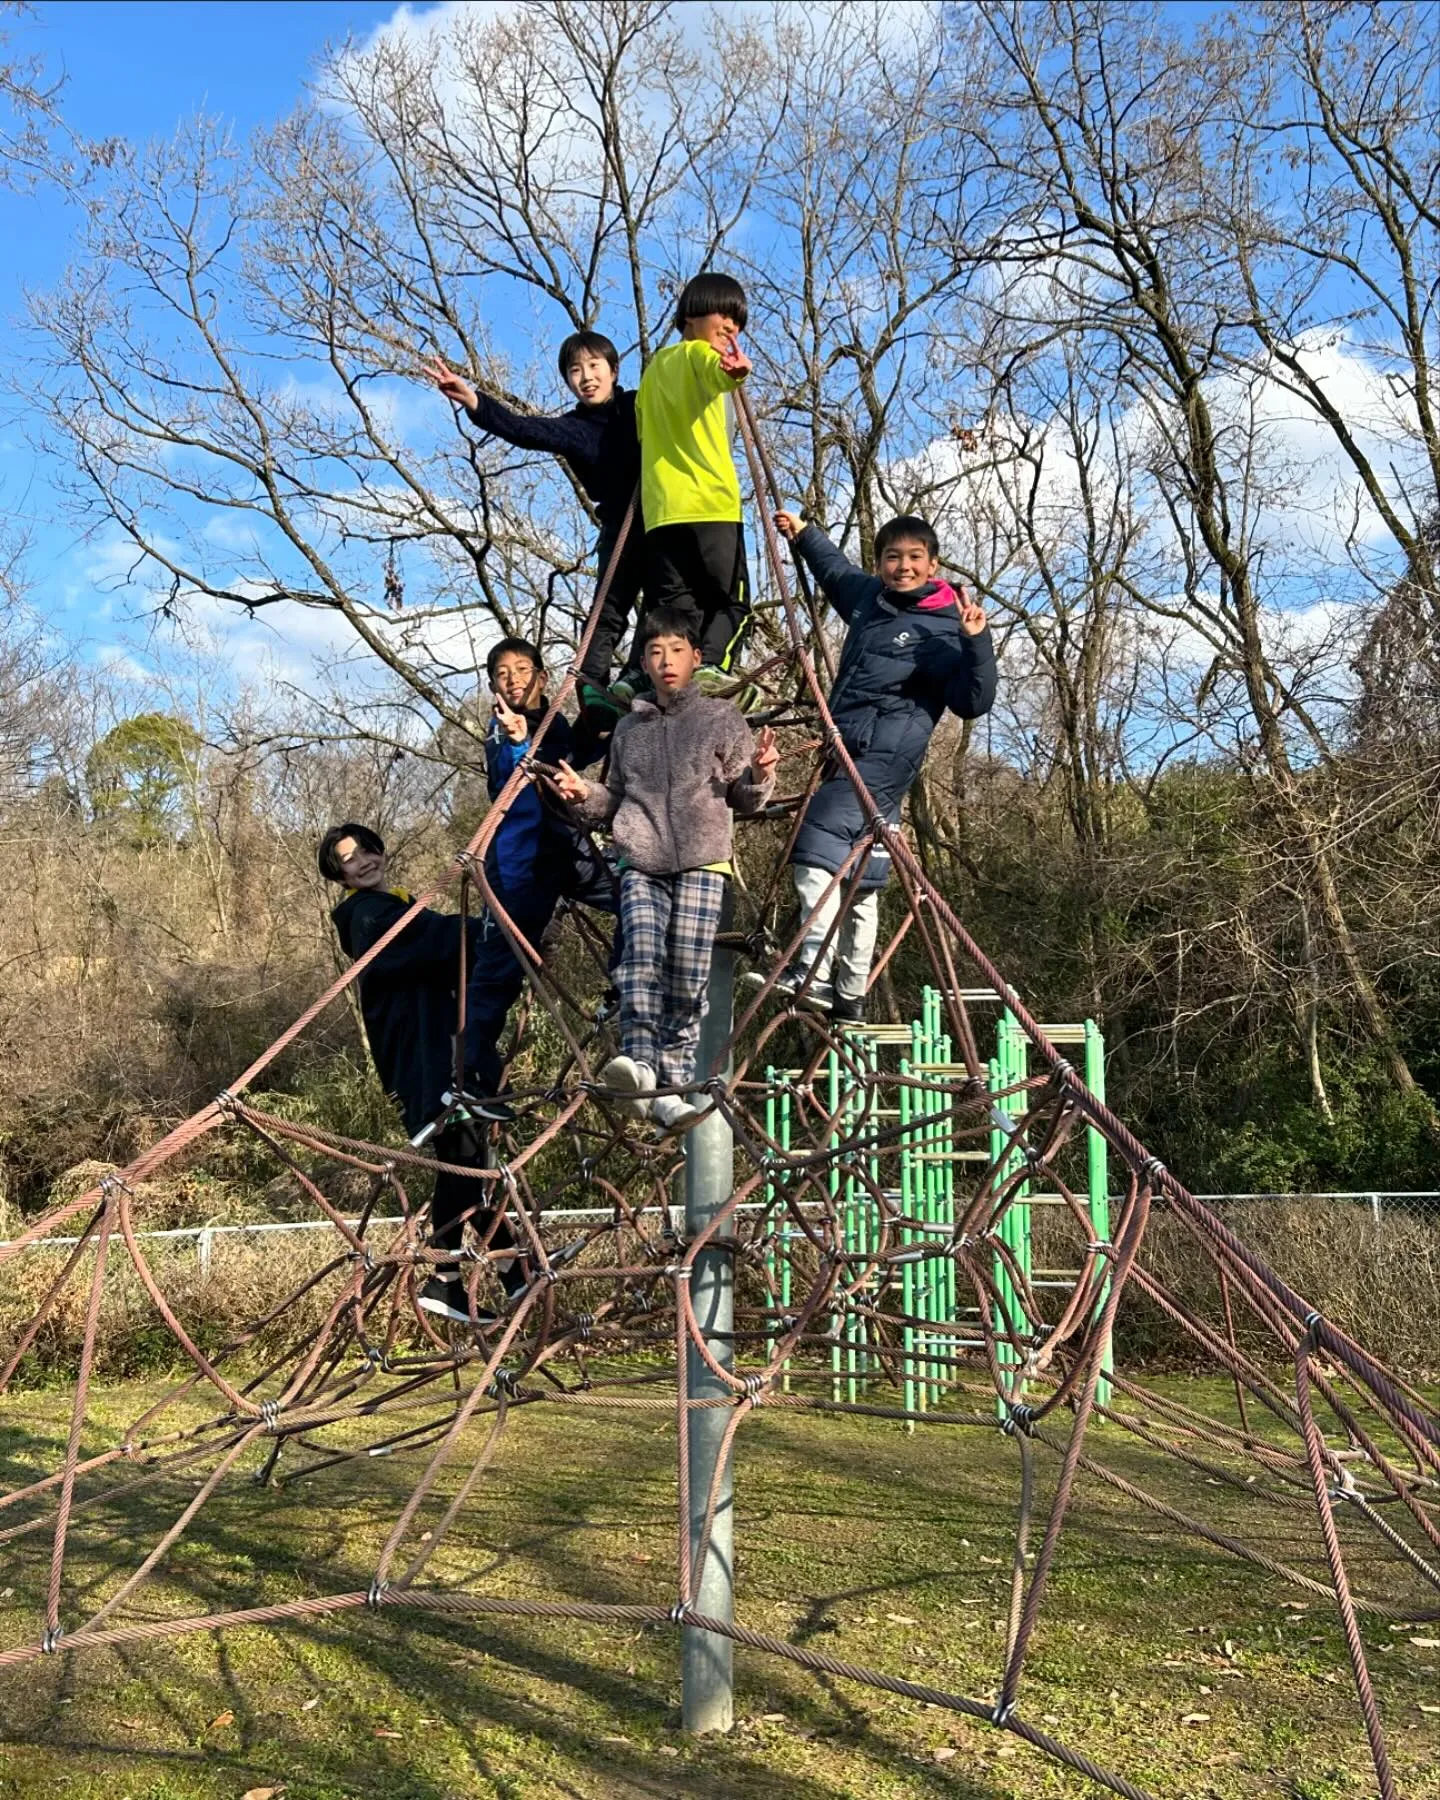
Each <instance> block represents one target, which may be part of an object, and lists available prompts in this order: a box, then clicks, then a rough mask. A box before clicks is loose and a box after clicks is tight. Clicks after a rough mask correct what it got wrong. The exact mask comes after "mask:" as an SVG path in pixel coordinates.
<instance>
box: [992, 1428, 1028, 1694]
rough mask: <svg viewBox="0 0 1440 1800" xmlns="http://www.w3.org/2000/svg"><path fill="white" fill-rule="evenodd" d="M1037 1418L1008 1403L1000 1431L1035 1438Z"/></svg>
mask: <svg viewBox="0 0 1440 1800" xmlns="http://www.w3.org/2000/svg"><path fill="white" fill-rule="evenodd" d="M1036 1417H1037V1414H1036V1411H1035V1408H1034V1407H1033V1406H1016V1405H1014V1404H1013V1403H1012V1402H1009V1401H1007V1402H1006V1416H1005V1418H1004V1419H1002V1420H1001V1422H1000V1429H1001V1430H1002V1431H1003V1432H1004V1433H1005V1435H1006V1437H1014V1436H1015V1434H1016V1432H1017V1431H1018V1432H1020V1433H1021V1434H1022V1435H1023V1436H1025V1437H1033V1436H1034V1434H1035V1420H1036ZM996 1723H997V1724H998V1723H999V1721H998V1720H997V1721H996Z"/></svg>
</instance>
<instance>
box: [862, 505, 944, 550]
mask: <svg viewBox="0 0 1440 1800" xmlns="http://www.w3.org/2000/svg"><path fill="white" fill-rule="evenodd" d="M902 541H904V542H907V543H916V544H923V545H924V546H925V548H926V549H927V550H928V551H929V553H930V554H931V556H933V557H934V558H935V559H936V560H937V561H938V560H939V557H940V540H939V538H938V537H936V535H935V527H934V526H933V525H932V524H931V523H930V521H929V520H928V519H922V518H921V517H920V516H919V515H918V514H917V513H901V514H900V515H899V517H898V518H894V519H887V520H886V521H885V523H884V524H883V525H882V526H881V527H880V529H879V530H878V531H877V532H876V533H875V554H876V556H877V557H878V556H879V555H880V554H881V552H882V551H884V550H888V549H889V547H890V546H891V544H897V543H900V542H902Z"/></svg>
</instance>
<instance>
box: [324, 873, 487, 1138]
mask: <svg viewBox="0 0 1440 1800" xmlns="http://www.w3.org/2000/svg"><path fill="white" fill-rule="evenodd" d="M409 905H410V901H409V900H408V899H407V898H405V897H404V896H402V895H400V894H397V893H388V892H387V893H374V892H371V891H368V890H361V891H358V892H355V893H351V894H347V895H346V896H345V898H344V899H343V900H342V901H341V902H340V904H339V905H338V906H337V907H336V908H335V910H334V911H333V912H332V913H331V914H330V917H331V919H332V920H333V921H334V924H335V929H336V931H337V932H338V933H339V936H340V948H341V949H342V950H343V951H344V952H345V954H346V955H347V956H349V957H357V956H363V955H364V954H365V952H366V951H367V950H368V949H369V948H370V946H371V945H372V944H373V943H374V942H375V941H376V940H377V939H378V938H381V937H383V936H384V935H385V933H386V932H387V931H388V930H389V929H390V927H391V926H392V925H393V924H394V923H395V921H396V920H397V919H398V918H399V917H400V915H401V913H403V912H404V911H405V909H406V908H407V907H408V906H409ZM469 924H470V934H471V935H470V950H471V954H472V955H473V954H474V949H475V945H476V944H477V943H478V941H479V930H480V921H479V920H478V919H471V920H470V921H469ZM459 977H460V916H459V914H458V913H438V912H432V911H431V910H430V908H429V907H426V909H425V911H424V912H421V913H417V914H416V916H415V917H414V918H413V919H412V920H411V921H410V923H409V924H408V925H407V926H406V927H405V929H404V930H403V931H402V932H401V933H400V935H399V937H397V938H396V939H395V941H394V943H392V944H389V945H387V946H386V948H385V949H384V950H382V951H381V952H380V954H379V956H377V957H376V958H375V960H374V962H373V963H371V964H370V966H369V968H368V969H366V970H365V971H364V973H363V974H362V975H361V977H360V1016H361V1017H362V1018H363V1019H364V1021H365V1036H366V1038H367V1039H368V1040H369V1043H370V1054H371V1056H372V1057H373V1058H374V1060H375V1070H376V1073H377V1074H378V1075H379V1077H380V1081H381V1084H382V1085H383V1086H384V1089H385V1092H386V1093H387V1094H390V1095H391V1096H392V1097H393V1098H394V1099H396V1100H398V1101H399V1103H400V1112H401V1116H402V1117H403V1118H404V1121H405V1130H406V1132H407V1133H408V1134H409V1135H410V1136H411V1137H414V1135H415V1133H416V1132H417V1131H419V1129H420V1127H421V1126H422V1125H427V1124H428V1123H429V1122H430V1120H431V1119H433V1118H434V1117H435V1115H436V1113H438V1112H439V1111H440V1097H441V1095H442V1094H444V1092H445V1090H446V1089H447V1088H449V1087H452V1086H453V1085H454V1076H453V1056H454V1039H455V1025H456V1021H457V1019H458V1017H459V1007H458V1001H457V995H458V992H459Z"/></svg>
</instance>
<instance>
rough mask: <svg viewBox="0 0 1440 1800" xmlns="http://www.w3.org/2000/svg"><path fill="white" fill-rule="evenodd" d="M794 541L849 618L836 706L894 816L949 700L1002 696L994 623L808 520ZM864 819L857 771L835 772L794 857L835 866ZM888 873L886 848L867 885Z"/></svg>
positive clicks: (863, 772) (864, 769) (879, 800)
mask: <svg viewBox="0 0 1440 1800" xmlns="http://www.w3.org/2000/svg"><path fill="white" fill-rule="evenodd" d="M795 548H796V549H797V550H798V551H799V553H800V555H801V557H802V558H803V559H804V562H805V564H806V566H807V568H809V570H810V572H811V573H812V574H813V575H814V577H815V579H816V581H817V582H818V583H819V585H820V588H821V590H822V592H823V593H824V595H825V598H826V599H827V600H828V601H829V602H830V604H831V605H832V606H833V607H834V608H835V610H836V612H837V613H839V615H840V617H841V618H842V619H843V620H844V621H845V623H846V624H847V625H848V626H849V630H848V631H847V633H846V634H845V644H844V648H843V649H842V650H841V652H840V667H839V670H838V671H837V673H836V676H835V685H834V686H833V687H832V688H831V690H830V712H831V716H832V717H833V718H834V720H835V724H836V727H837V729H838V730H839V733H840V739H841V742H842V743H843V744H844V746H845V748H846V750H848V751H849V753H850V755H851V756H852V757H853V758H854V760H855V764H856V767H857V768H858V770H859V772H860V777H861V780H863V781H864V783H865V785H866V787H867V788H869V790H870V793H871V795H872V796H873V797H874V800H875V803H876V805H877V806H878V807H879V809H880V811H881V813H882V815H883V816H884V818H885V819H886V820H887V822H888V823H890V824H892V825H894V824H897V823H898V822H899V819H900V807H901V804H902V803H903V801H904V799H905V796H906V794H907V793H909V791H910V788H911V785H912V783H913V782H914V780H915V777H916V776H917V775H918V774H919V773H920V767H921V764H922V763H923V762H924V761H925V752H926V750H927V749H928V748H929V746H930V737H931V733H932V732H933V731H934V729H935V727H936V726H937V725H938V724H939V723H940V720H941V718H942V717H943V715H944V713H945V712H946V710H947V709H948V710H949V711H950V712H953V713H955V714H956V715H957V717H959V718H962V719H978V718H980V717H981V715H982V714H984V713H987V712H989V710H990V708H991V707H992V706H993V705H994V703H995V679H996V672H995V647H994V645H993V644H992V643H991V641H990V632H989V629H988V628H987V629H986V630H984V631H982V632H980V633H979V635H978V636H976V637H969V636H967V635H966V633H965V632H964V631H963V630H962V629H961V626H960V611H959V603H958V597H957V596H956V594H955V592H954V590H953V589H952V588H951V587H949V586H948V585H947V584H946V583H945V582H932V583H931V584H930V586H929V587H928V588H927V589H926V590H925V592H924V593H923V594H919V595H915V594H897V593H895V592H893V591H892V590H890V589H888V588H886V586H885V584H884V582H882V581H881V579H880V577H879V576H878V575H867V574H866V573H865V572H864V570H863V569H857V568H856V566H855V565H854V563H852V562H851V561H850V560H849V558H848V557H846V556H844V555H842V554H841V552H840V551H839V550H837V549H836V548H835V546H834V545H833V544H832V543H831V542H830V540H829V538H827V537H826V535H825V533H824V532H823V531H821V530H820V529H819V527H818V526H815V525H807V526H806V527H805V529H804V531H802V532H801V533H800V535H799V536H798V537H797V538H796V539H795ZM865 829H866V819H865V815H864V812H863V810H862V808H861V805H860V801H859V799H858V798H857V796H856V793H855V790H854V788H853V787H852V786H851V785H850V780H849V777H848V776H846V775H845V774H844V772H843V771H841V770H838V769H837V770H834V771H833V772H831V773H830V774H829V775H828V776H827V777H826V779H825V780H824V781H823V782H822V783H821V785H820V786H819V787H818V788H817V789H816V791H815V793H814V795H813V796H812V797H811V800H810V804H809V806H808V807H807V808H806V811H805V818H804V820H803V822H802V823H801V826H800V830H799V833H798V835H797V836H796V839H795V848H794V850H793V851H792V852H791V857H790V860H791V861H792V862H795V863H802V864H804V865H806V866H807V867H809V868H814V869H827V870H829V871H830V873H831V874H833V873H834V872H835V871H836V870H837V869H838V868H839V867H840V866H841V865H842V864H843V863H844V861H845V859H846V857H848V856H849V854H850V852H851V851H852V850H853V849H854V847H855V844H856V843H857V841H858V840H859V839H860V838H861V837H863V835H864V833H865ZM889 873H890V858H889V856H888V855H887V854H886V852H885V851H884V850H875V851H872V852H871V855H870V858H869V861H868V862H867V863H866V865H865V870H864V873H863V874H862V876H861V886H862V887H867V888H870V887H879V886H880V885H881V884H882V883H883V882H884V881H885V879H886V877H887V876H888V875H889Z"/></svg>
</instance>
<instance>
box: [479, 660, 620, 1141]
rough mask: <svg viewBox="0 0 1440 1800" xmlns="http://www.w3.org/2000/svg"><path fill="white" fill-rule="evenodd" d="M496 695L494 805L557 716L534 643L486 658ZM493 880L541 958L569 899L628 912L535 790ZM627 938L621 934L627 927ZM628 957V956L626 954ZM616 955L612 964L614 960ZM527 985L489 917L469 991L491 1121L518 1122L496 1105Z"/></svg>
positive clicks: (572, 830) (556, 734) (511, 830)
mask: <svg viewBox="0 0 1440 1800" xmlns="http://www.w3.org/2000/svg"><path fill="white" fill-rule="evenodd" d="M486 671H487V673H488V675H489V677H490V686H491V688H492V689H493V691H494V695H495V705H494V715H495V716H494V719H493V721H492V723H491V726H490V730H489V732H488V733H487V735H486V738H485V780H486V786H487V787H488V789H489V792H490V798H491V799H492V800H494V799H495V797H496V796H497V795H498V794H499V792H500V790H501V789H502V788H503V787H504V786H505V783H506V782H507V781H508V780H509V779H510V777H511V775H512V774H513V773H514V771H515V769H516V768H517V767H518V766H519V764H520V762H521V761H522V760H523V758H524V757H525V756H527V755H528V754H529V752H530V746H531V742H532V740H533V738H534V735H535V733H536V731H537V730H538V729H539V726H540V722H541V720H542V719H544V718H545V717H546V714H547V712H548V710H549V706H548V702H547V701H546V699H545V665H544V664H543V662H542V661H541V659H540V652H539V650H537V649H536V647H535V646H534V644H531V643H527V642H526V640H525V639H524V638H502V639H501V641H500V642H499V643H498V644H496V646H495V648H494V649H493V650H492V651H491V652H490V655H489V657H488V658H487V659H486ZM540 750H541V755H542V757H543V759H544V761H545V762H546V763H559V762H563V761H568V760H569V759H570V757H571V755H572V754H573V749H572V733H571V729H570V724H569V721H568V720H567V719H566V718H565V717H564V715H563V714H556V715H555V717H554V718H553V719H552V721H551V724H550V726H549V729H548V730H547V731H546V733H545V739H544V742H543V743H542V744H541V746H540ZM485 874H486V878H487V879H488V881H489V883H490V886H491V888H492V889H493V891H494V893H495V897H496V899H497V900H498V901H499V902H500V904H501V905H502V906H503V907H504V908H505V911H506V912H507V913H508V914H509V915H510V917H511V919H512V920H513V921H514V923H515V927H516V929H517V930H518V931H519V932H520V934H521V936H522V937H524V938H525V939H526V941H527V942H528V943H530V944H532V945H533V946H534V947H535V948H536V949H539V947H540V938H541V935H542V934H543V932H544V930H545V927H546V926H547V925H548V924H549V923H550V919H551V916H552V915H553V913H554V911H555V908H556V906H557V905H558V904H559V902H560V900H561V898H562V897H563V898H565V899H569V900H580V901H583V902H584V903H585V905H587V906H593V907H595V908H596V909H597V910H598V911H600V912H607V913H618V910H619V904H618V896H617V890H616V885H615V876H614V874H613V872H612V870H611V869H610V867H609V865H608V864H607V863H606V862H605V860H604V858H603V857H602V856H601V855H600V853H599V851H598V850H596V848H595V846H594V844H593V843H592V842H591V840H590V838H589V837H588V836H587V835H586V834H585V833H584V832H582V831H579V830H577V829H576V827H575V825H574V823H573V822H572V820H571V818H570V816H569V813H568V811H567V810H565V809H563V808H562V807H561V806H560V805H559V804H558V802H555V801H553V800H551V799H549V797H548V795H547V794H546V793H545V792H544V791H542V787H541V785H540V784H538V783H536V782H534V781H532V782H530V783H529V784H528V785H527V786H525V787H523V788H522V789H521V790H520V792H519V793H518V794H517V795H516V796H515V798H514V799H513V800H512V801H511V803H510V807H509V810H508V812H507V813H506V815H505V819H504V822H503V824H502V825H501V826H500V829H499V830H498V831H497V832H496V833H495V836H494V838H493V839H492V840H491V844H490V848H489V850H488V851H487V852H486V856H485ZM617 930H618V926H617ZM617 953H618V952H617ZM614 954H616V953H612V962H613V960H614ZM524 986H525V970H524V968H523V967H522V965H521V963H520V961H519V960H518V958H517V957H516V955H515V953H514V951H513V950H512V949H511V948H510V940H509V939H508V938H507V937H506V936H505V933H504V932H503V931H502V930H501V928H500V925H499V923H498V921H497V920H495V919H494V918H493V917H491V915H490V914H489V913H488V912H487V913H486V915H485V918H484V920H483V922H482V924H481V929H480V937H479V942H478V943H477V945H476V947H475V960H474V966H473V967H472V969H471V971H470V978H469V981H468V982H467V983H466V989H465V1067H466V1072H467V1078H466V1086H467V1088H468V1089H469V1090H470V1091H471V1092H472V1093H473V1094H476V1095H478V1096H481V1097H482V1106H483V1111H484V1114H485V1115H486V1116H488V1117H490V1118H500V1119H505V1118H509V1117H510V1116H511V1113H510V1108H509V1107H508V1105H507V1104H506V1103H505V1102H504V1101H503V1100H498V1099H496V1098H495V1096H496V1095H497V1094H498V1092H499V1088H500V1081H501V1074H502V1069H501V1062H500V1051H499V1040H500V1037H501V1034H502V1033H503V1032H504V1029H505V1018H506V1015H507V1014H508V1012H509V1011H510V1008H511V1007H512V1006H513V1005H514V1004H515V1002H516V1000H518V999H519V997H520V994H521V992H522V990H523V989H524Z"/></svg>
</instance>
